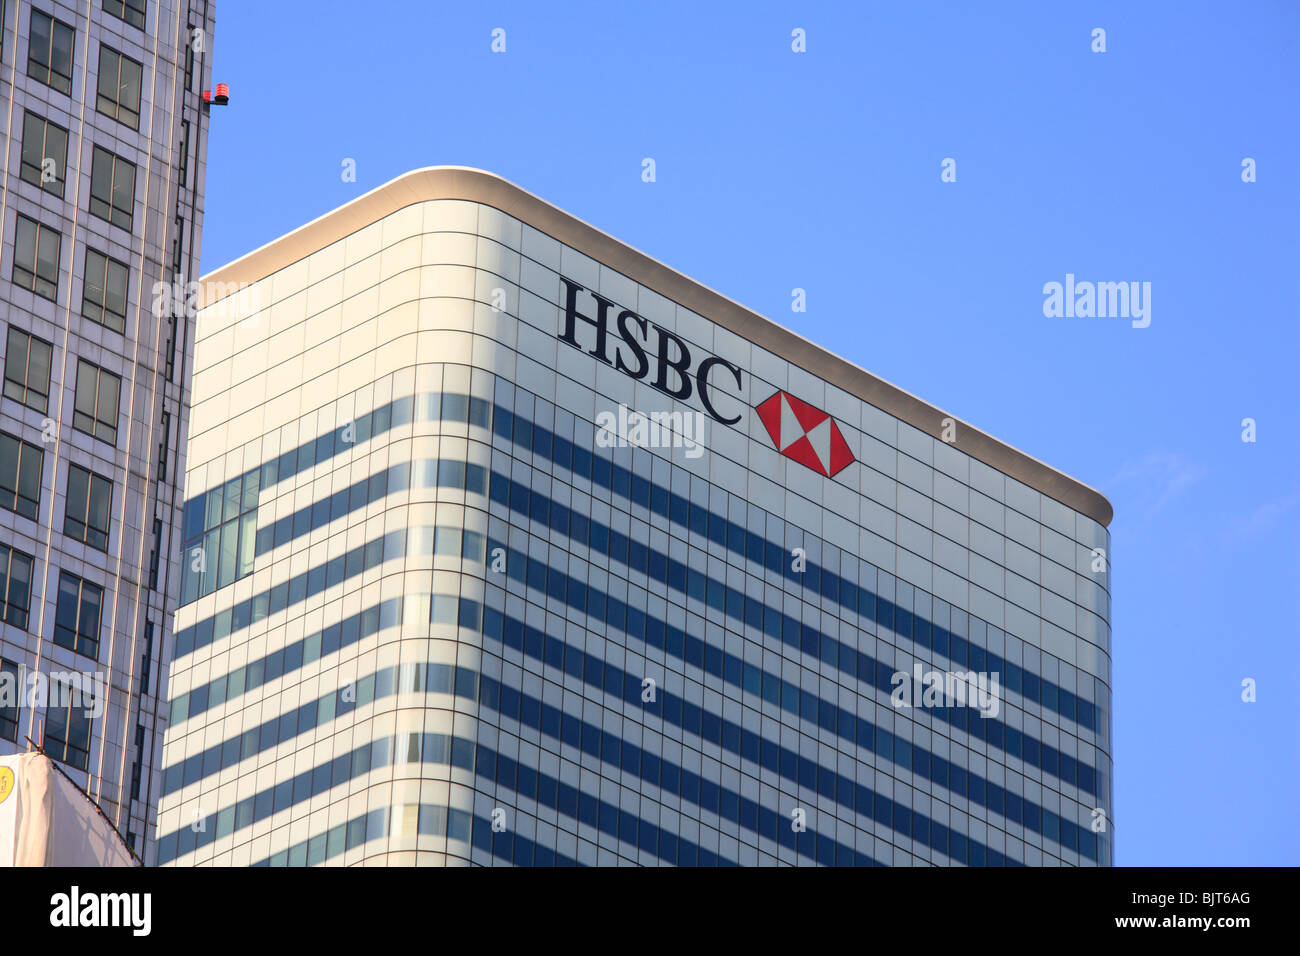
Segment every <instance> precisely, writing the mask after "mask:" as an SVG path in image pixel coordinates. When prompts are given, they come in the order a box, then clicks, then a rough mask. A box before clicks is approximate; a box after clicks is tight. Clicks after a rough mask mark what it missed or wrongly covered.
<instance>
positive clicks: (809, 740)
mask: <svg viewBox="0 0 1300 956" xmlns="http://www.w3.org/2000/svg"><path fill="white" fill-rule="evenodd" d="M597 693H598V692H597ZM805 743H806V744H807V747H810V748H811V749H810V753H811V754H815V753H816V741H815V739H813V737H807V739H806V741H805Z"/></svg>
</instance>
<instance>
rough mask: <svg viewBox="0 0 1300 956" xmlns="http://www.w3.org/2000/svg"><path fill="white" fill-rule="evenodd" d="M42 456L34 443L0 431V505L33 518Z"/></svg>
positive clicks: (39, 493)
mask: <svg viewBox="0 0 1300 956" xmlns="http://www.w3.org/2000/svg"><path fill="white" fill-rule="evenodd" d="M43 458H44V452H42V451H41V449H40V448H38V447H37V446H35V445H32V444H30V443H28V442H25V441H22V440H20V439H18V438H15V437H14V436H13V435H10V434H7V433H5V432H0V507H3V508H5V509H7V510H9V511H13V512H16V513H17V514H20V515H22V516H23V517H24V518H31V519H32V520H33V521H35V520H36V512H37V509H38V508H39V507H40V504H41V465H42V462H43Z"/></svg>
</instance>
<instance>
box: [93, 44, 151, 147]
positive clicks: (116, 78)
mask: <svg viewBox="0 0 1300 956" xmlns="http://www.w3.org/2000/svg"><path fill="white" fill-rule="evenodd" d="M143 75H144V66H143V65H142V64H141V63H138V62H137V61H135V60H133V59H131V58H130V57H129V56H126V55H124V54H122V53H119V52H118V51H117V50H114V49H112V48H111V47H107V46H105V45H104V44H102V43H101V44H100V45H99V77H98V86H97V89H96V95H95V110H96V111H97V112H99V113H102V114H103V115H104V116H107V117H109V118H111V119H115V120H117V121H118V122H119V123H121V124H122V125H123V126H128V127H130V128H131V129H134V130H138V129H139V128H140V87H141V81H142V78H143Z"/></svg>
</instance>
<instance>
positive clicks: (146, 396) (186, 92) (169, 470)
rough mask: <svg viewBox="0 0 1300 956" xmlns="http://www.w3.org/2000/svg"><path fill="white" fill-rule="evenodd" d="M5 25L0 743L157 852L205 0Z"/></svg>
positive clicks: (3, 8) (32, 1) (51, 1)
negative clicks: (59, 776) (61, 779)
mask: <svg viewBox="0 0 1300 956" xmlns="http://www.w3.org/2000/svg"><path fill="white" fill-rule="evenodd" d="M0 24H2V25H3V40H2V45H0V144H2V145H3V162H2V165H0V176H3V180H2V182H3V193H2V194H0V234H2V236H3V254H2V255H0V348H2V349H3V350H4V354H3V367H4V393H3V399H0V621H2V623H0V754H7V753H13V752H17V751H23V750H26V749H27V748H28V743H27V741H28V739H29V738H30V739H31V740H32V741H34V742H36V743H37V744H39V745H40V746H42V747H43V749H44V750H45V751H46V753H48V754H49V755H50V756H51V757H54V758H55V759H57V760H58V761H59V762H60V765H61V766H62V767H63V769H64V770H65V771H67V772H68V773H69V774H70V775H71V776H72V778H73V779H74V780H75V781H76V783H77V784H78V786H81V787H82V788H84V789H85V790H86V791H87V792H88V793H89V794H90V796H91V798H92V799H94V800H95V801H96V802H97V803H98V804H99V806H100V807H101V808H102V810H103V811H104V813H105V814H106V815H107V818H108V819H109V820H110V821H111V822H112V823H113V825H114V826H115V827H116V828H117V829H118V831H119V832H120V833H121V834H122V835H123V836H124V837H125V838H126V839H127V841H128V843H129V844H130V845H131V847H132V849H133V851H134V852H135V853H136V854H138V855H139V856H140V857H141V858H142V859H144V860H145V861H146V862H149V863H152V862H153V860H154V858H155V856H156V854H155V847H154V841H153V836H154V833H155V816H156V806H157V798H158V793H159V790H160V777H159V769H160V764H159V757H160V756H161V750H162V739H163V729H164V722H165V712H164V709H163V708H162V707H161V706H160V696H161V694H162V692H163V689H164V688H163V681H164V678H165V674H166V664H167V654H168V651H169V648H170V646H171V643H172V619H173V616H174V612H175V607H176V589H177V586H178V581H179V573H178V562H177V557H176V554H177V546H176V538H177V529H178V526H179V523H180V516H181V505H182V500H181V489H182V486H183V478H184V474H185V432H186V427H187V424H188V406H189V375H190V362H191V359H190V356H191V354H192V349H193V338H194V310H193V308H192V297H191V296H189V295H187V292H186V290H187V289H189V288H190V287H191V286H190V283H191V281H192V280H194V279H197V273H198V263H199V245H200V244H199V237H200V234H201V231H202V226H203V185H204V178H205V170H206V162H205V154H206V149H207V136H208V122H209V112H208V109H209V108H208V107H207V106H206V105H205V103H204V101H203V99H202V91H203V90H204V89H206V88H208V87H209V85H210V79H211V77H210V72H211V65H210V60H211V57H210V50H211V44H212V37H213V31H214V25H215V4H214V3H213V2H211V0H76V2H73V0H0ZM187 299H191V303H190V306H189V307H187Z"/></svg>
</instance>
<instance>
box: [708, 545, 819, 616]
mask: <svg viewBox="0 0 1300 956" xmlns="http://www.w3.org/2000/svg"><path fill="white" fill-rule="evenodd" d="M706 545H707V542H706ZM747 576H748V575H747ZM759 583H760V584H762V583H764V582H762V581H761V580H760V581H759ZM799 599H800V600H801V601H803V600H805V599H806V598H805V597H804V596H803V595H799ZM814 604H816V602H814Z"/></svg>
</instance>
